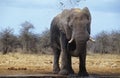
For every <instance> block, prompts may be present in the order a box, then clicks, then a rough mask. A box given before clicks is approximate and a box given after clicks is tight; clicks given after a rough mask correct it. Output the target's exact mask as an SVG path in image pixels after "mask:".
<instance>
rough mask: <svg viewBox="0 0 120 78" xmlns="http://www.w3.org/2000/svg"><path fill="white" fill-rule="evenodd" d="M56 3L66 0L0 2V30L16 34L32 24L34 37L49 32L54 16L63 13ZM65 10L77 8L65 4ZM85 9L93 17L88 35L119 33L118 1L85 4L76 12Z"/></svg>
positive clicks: (5, 0)
mask: <svg viewBox="0 0 120 78" xmlns="http://www.w3.org/2000/svg"><path fill="white" fill-rule="evenodd" d="M59 1H63V2H67V1H66V0H0V30H2V29H4V28H7V27H11V28H13V29H14V32H15V33H17V34H18V32H19V30H20V28H21V26H20V25H21V24H22V23H23V22H25V21H28V22H30V23H32V24H33V25H34V27H35V29H34V32H35V33H41V32H43V31H44V30H45V29H46V28H50V23H51V21H52V19H53V17H54V16H56V15H57V14H58V13H60V12H61V11H62V10H61V9H60V7H59ZM65 5H66V7H65V8H69V7H71V6H72V7H76V6H74V5H71V6H69V3H68V2H67V4H65ZM86 6H87V7H88V8H89V10H90V12H91V15H92V23H91V35H96V34H97V33H100V32H101V31H103V30H104V31H112V30H118V29H120V0H86V1H81V2H80V4H79V6H77V7H79V8H83V7H86Z"/></svg>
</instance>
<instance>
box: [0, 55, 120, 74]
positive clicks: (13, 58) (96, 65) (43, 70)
mask: <svg viewBox="0 0 120 78" xmlns="http://www.w3.org/2000/svg"><path fill="white" fill-rule="evenodd" d="M52 60H53V55H43V54H21V53H9V54H6V55H3V54H0V75H26V74H27V75H38V74H51V73H52V64H53V61H52ZM78 65H79V60H78V58H75V57H73V58H72V66H73V69H74V70H75V73H77V72H78V67H79V66H78ZM87 70H88V72H89V73H90V74H91V75H111V76H115V75H117V76H120V55H114V54H104V55H101V54H88V55H87Z"/></svg>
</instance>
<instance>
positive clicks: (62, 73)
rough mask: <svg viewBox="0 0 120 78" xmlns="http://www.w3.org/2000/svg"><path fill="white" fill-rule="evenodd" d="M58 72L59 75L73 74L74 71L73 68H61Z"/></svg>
mask: <svg viewBox="0 0 120 78" xmlns="http://www.w3.org/2000/svg"><path fill="white" fill-rule="evenodd" d="M59 74H60V75H72V74H74V71H73V70H67V69H63V70H60V72H59Z"/></svg>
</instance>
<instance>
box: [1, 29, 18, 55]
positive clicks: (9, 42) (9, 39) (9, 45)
mask: <svg viewBox="0 0 120 78" xmlns="http://www.w3.org/2000/svg"><path fill="white" fill-rule="evenodd" d="M16 42H17V37H16V36H15V35H14V34H13V29H11V28H5V29H4V30H3V31H1V32H0V43H1V50H2V51H3V54H6V53H7V52H11V51H13V50H14V49H15V48H16V47H15V46H16Z"/></svg>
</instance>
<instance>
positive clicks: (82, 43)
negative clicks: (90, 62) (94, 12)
mask: <svg viewBox="0 0 120 78" xmlns="http://www.w3.org/2000/svg"><path fill="white" fill-rule="evenodd" d="M90 23H91V16H90V12H89V10H88V8H87V7H85V8H83V9H82V10H81V9H79V8H73V9H70V10H67V9H66V10H64V11H63V12H62V13H60V14H59V15H57V16H56V17H54V19H53V20H52V23H51V28H50V33H51V47H52V49H53V53H54V63H53V73H55V74H57V73H59V74H62V75H68V74H74V71H73V69H72V66H71V56H75V57H79V62H80V64H79V72H78V75H80V76H88V73H87V71H86V43H87V41H88V40H89V37H90ZM60 54H62V58H61V69H60V67H59V57H60Z"/></svg>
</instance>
